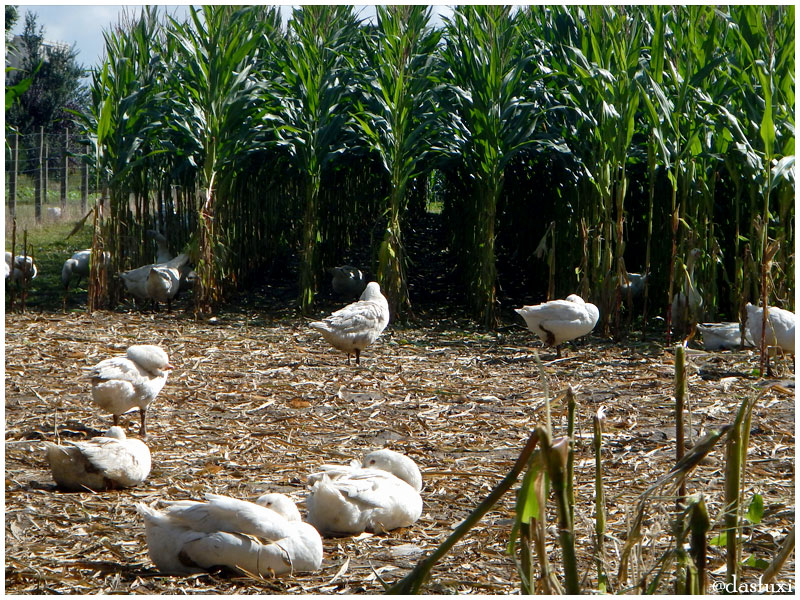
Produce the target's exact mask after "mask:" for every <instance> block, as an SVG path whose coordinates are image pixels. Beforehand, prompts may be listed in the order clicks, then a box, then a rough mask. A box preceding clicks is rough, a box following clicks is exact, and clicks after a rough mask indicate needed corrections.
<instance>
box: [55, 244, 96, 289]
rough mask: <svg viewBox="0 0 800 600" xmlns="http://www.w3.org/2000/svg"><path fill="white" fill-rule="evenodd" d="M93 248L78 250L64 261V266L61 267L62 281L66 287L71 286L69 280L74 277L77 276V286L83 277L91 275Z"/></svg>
mask: <svg viewBox="0 0 800 600" xmlns="http://www.w3.org/2000/svg"><path fill="white" fill-rule="evenodd" d="M91 255H92V250H91V248H88V249H86V250H78V251H77V252H76V253H75V254H73V255H72V257H70V258H68V259H67V260H65V261H64V266H63V267H62V268H61V283H62V284H63V285H64V289H65V290H66V289H67V288H69V282H70V281H72V278H73V277H77V279H78V280H77V282H76V283H75V287H77V286H78V285H79V284H80V282H81V278H82V277H89V259H90V258H91Z"/></svg>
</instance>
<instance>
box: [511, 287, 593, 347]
mask: <svg viewBox="0 0 800 600" xmlns="http://www.w3.org/2000/svg"><path fill="white" fill-rule="evenodd" d="M514 310H515V311H516V312H518V313H519V314H520V315H521V316H522V318H523V319H525V323H526V325H527V326H528V329H530V330H531V331H532V332H533V333H535V334H536V335H538V336H539V337H540V338H541V339H542V341H543V342H544V343H545V344H547V345H548V346H555V347H556V354H557V356H558V357H559V358H560V357H561V344H563V343H564V342H567V341H569V340H574V339H575V338H579V337H581V336H582V335H586V334H587V333H589V332H591V331H592V329H594V326H595V325H596V324H597V319H598V317H599V316H600V311H598V310H597V307H596V306H595V305H594V304H591V303H589V302H584V301H583V298H581V297H580V296H578V295H577V294H570V295H569V296H567V298H566V300H551V301H550V302H545V303H543V304H537V305H536V306H523V307H522V308H515V309H514Z"/></svg>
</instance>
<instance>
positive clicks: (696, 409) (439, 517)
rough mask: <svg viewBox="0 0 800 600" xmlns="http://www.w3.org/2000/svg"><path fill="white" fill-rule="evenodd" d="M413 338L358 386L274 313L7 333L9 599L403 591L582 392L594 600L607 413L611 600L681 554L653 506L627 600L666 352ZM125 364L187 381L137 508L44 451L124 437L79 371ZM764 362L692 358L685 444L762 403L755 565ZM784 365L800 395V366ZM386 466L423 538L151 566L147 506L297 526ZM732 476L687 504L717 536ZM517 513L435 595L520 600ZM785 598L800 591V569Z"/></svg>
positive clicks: (581, 532) (770, 419)
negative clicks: (235, 561)
mask: <svg viewBox="0 0 800 600" xmlns="http://www.w3.org/2000/svg"><path fill="white" fill-rule="evenodd" d="M320 314H325V311H324V310H322V311H321V312H320ZM417 318H418V320H417V325H415V326H408V327H406V326H400V325H396V324H392V325H390V326H389V328H388V329H387V331H386V332H384V334H383V336H382V337H381V338H380V339H379V340H378V341H377V342H376V343H375V344H374V345H373V346H371V347H369V348H368V349H367V350H366V351H365V352H364V354H363V355H362V364H361V366H355V365H350V366H348V365H347V364H346V360H345V357H344V355H343V354H340V353H337V352H336V351H334V350H333V349H332V348H330V347H329V346H328V345H327V344H326V343H325V342H324V341H323V340H322V338H321V337H320V336H319V335H318V334H316V333H315V332H314V331H313V330H311V329H309V328H308V327H307V325H306V322H305V321H303V320H302V319H299V318H298V317H296V316H294V315H293V314H292V313H291V312H290V311H288V310H285V309H284V310H279V309H278V308H276V307H269V308H268V309H261V308H259V309H257V310H256V309H253V310H250V309H247V310H242V311H240V312H234V313H222V314H220V315H219V317H218V320H217V321H216V322H214V323H212V322H209V321H201V320H194V319H193V318H191V317H190V316H188V315H186V314H181V313H172V314H167V313H152V312H149V311H144V312H138V311H130V312H123V311H119V312H96V313H94V314H93V315H87V314H86V313H83V312H75V313H71V314H65V313H61V312H41V313H28V314H24V315H21V314H16V313H12V314H7V315H6V346H5V351H6V381H5V391H6V404H5V416H6V429H5V469H6V471H5V473H6V479H5V509H6V512H5V515H6V516H5V527H6V528H5V550H6V554H5V560H6V579H5V589H6V592H7V593H14V594H18V593H68V594H95V593H138V594H162V593H167V594H169V593H286V594H295V593H300V594H328V593H337V594H341V593H352V594H364V593H366V594H376V593H380V592H381V591H382V589H383V588H382V585H381V582H380V580H383V581H385V582H387V583H392V582H395V581H397V580H399V579H400V578H402V577H403V576H404V575H405V574H406V573H408V571H409V570H410V569H411V568H412V567H413V566H414V565H415V564H416V563H417V562H418V560H419V559H420V558H421V557H423V556H425V555H427V554H428V553H430V552H431V551H432V550H433V549H434V548H435V547H436V546H438V545H439V544H440V543H441V542H442V541H443V540H444V539H445V538H446V537H447V536H448V535H449V534H450V533H451V532H452V529H453V528H454V527H455V526H457V525H458V524H459V523H460V522H461V521H462V520H463V519H464V518H465V517H466V516H467V515H468V514H469V513H470V511H472V510H473V509H474V508H475V507H476V506H477V505H478V503H479V502H480V501H481V500H483V499H484V498H485V497H486V496H487V495H488V493H489V492H490V491H491V489H492V488H493V487H494V486H495V485H497V484H498V483H499V481H500V480H501V479H502V478H503V477H504V475H505V474H506V473H507V472H508V471H509V470H510V468H511V466H512V464H513V462H514V460H515V459H516V457H517V456H518V455H519V452H520V450H521V448H522V446H523V445H524V443H525V440H526V439H527V437H528V435H529V434H530V432H531V431H532V429H533V428H534V427H535V426H536V425H537V424H539V423H543V422H544V418H545V398H546V392H547V391H549V394H550V396H551V397H553V398H556V399H555V400H554V402H553V405H552V406H553V427H554V433H555V434H556V435H559V434H562V433H563V432H564V431H565V428H566V422H565V418H564V409H565V406H564V402H563V401H561V400H558V399H557V397H558V396H559V395H560V394H561V393H562V392H563V391H564V390H565V389H566V387H567V386H569V385H571V386H574V388H575V389H576V390H577V394H578V395H577V399H578V413H577V414H578V416H577V436H576V437H577V441H576V449H575V451H576V459H575V495H576V506H575V521H576V525H575V527H576V538H577V545H578V557H579V563H580V569H581V573H582V574H584V575H585V579H584V581H583V586H584V589H587V590H591V589H597V575H596V569H595V566H594V563H593V560H592V549H593V541H592V540H593V532H594V519H593V516H594V456H593V452H592V447H591V429H592V416H593V415H594V414H595V413H596V412H597V410H598V409H599V408H600V407H605V409H606V424H605V434H604V438H603V442H604V448H603V459H604V480H605V485H606V497H607V510H608V536H607V539H606V552H607V563H608V571H609V573H611V575H612V577H611V579H612V585H613V586H614V589H615V591H625V590H626V589H627V588H628V586H631V585H633V584H634V583H635V582H636V581H638V580H639V579H640V578H644V577H646V578H647V580H648V581H651V580H652V575H649V576H648V575H646V573H647V569H648V568H650V567H651V566H652V565H653V564H654V562H655V560H656V558H658V557H659V556H660V555H661V553H663V552H664V551H665V550H667V549H668V548H669V547H670V544H671V543H673V541H672V540H673V538H672V535H671V533H670V529H669V527H670V525H669V522H668V521H667V517H666V515H668V514H669V511H671V510H672V509H673V508H674V505H675V502H674V498H656V499H654V502H653V507H652V510H651V511H650V514H649V515H648V518H647V519H646V521H645V530H644V532H645V538H644V540H643V542H642V545H641V551H640V552H637V553H636V554H635V561H634V563H635V564H634V565H633V566H632V569H631V572H632V577H631V579H629V580H628V581H627V582H624V583H622V582H617V581H616V579H615V577H614V574H615V573H616V569H617V567H618V561H619V555H620V552H621V549H622V546H623V544H624V542H625V540H626V537H627V528H628V519H629V518H630V516H631V514H632V511H633V509H634V507H635V504H636V499H637V496H638V495H639V494H641V493H642V492H643V491H644V490H645V489H646V488H647V487H648V486H649V485H650V484H651V483H652V482H653V481H655V479H656V478H657V477H659V476H661V475H663V474H664V473H666V472H667V471H668V470H669V469H670V467H671V466H672V465H673V464H674V456H675V444H674V440H675V425H674V423H675V418H674V405H673V400H672V396H673V377H674V373H673V371H674V369H673V364H672V355H671V353H670V352H668V351H665V349H664V347H663V345H662V343H661V340H660V339H659V340H650V341H647V342H636V341H632V340H631V339H629V340H628V341H624V342H611V341H609V340H604V339H601V338H600V337H597V336H591V337H589V338H586V339H584V340H582V341H581V342H579V343H578V345H577V346H576V347H573V348H569V349H568V350H567V352H566V353H565V357H564V358H562V359H556V358H555V353H554V352H552V351H550V350H541V348H540V344H539V342H538V341H537V340H535V338H534V336H533V335H532V334H531V333H530V332H528V331H527V330H526V329H525V328H524V326H522V324H521V322H517V321H513V320H512V317H511V316H510V315H507V322H506V324H505V327H503V328H501V329H500V330H499V331H497V332H491V333H487V332H484V331H482V330H480V329H478V328H476V327H475V326H474V325H471V324H470V323H469V322H468V321H466V320H460V319H453V318H451V317H448V316H447V315H444V314H435V313H425V312H424V311H420V312H418V314H417ZM133 343H153V344H159V345H161V346H162V347H164V348H165V349H166V350H167V352H168V354H169V356H170V360H171V361H172V363H173V364H174V365H175V366H176V368H175V370H174V371H173V372H172V373H171V375H170V378H169V380H168V382H167V385H166V386H165V388H164V390H163V391H162V393H161V395H160V396H159V398H158V399H157V400H156V402H155V403H154V404H153V405H152V406H151V411H150V413H149V420H148V421H149V422H148V433H149V435H148V438H147V443H148V445H149V447H150V449H151V452H152V455H153V470H152V473H151V475H150V477H149V479H148V481H147V482H146V483H145V484H144V485H142V486H141V487H138V488H134V489H129V490H123V491H109V492H102V493H90V492H86V493H67V492H62V491H59V490H58V489H56V488H55V486H54V484H53V482H52V478H51V474H50V472H49V469H48V465H47V463H46V461H45V458H44V452H43V449H42V446H43V444H42V441H44V440H50V441H55V440H62V441H64V440H77V439H84V438H88V437H92V436H95V435H99V434H100V433H102V432H103V431H104V430H105V429H106V428H107V427H108V426H109V425H110V423H111V419H110V416H109V415H105V414H102V413H100V412H98V411H97V410H96V409H95V407H94V406H93V405H92V403H91V402H90V400H89V381H88V380H86V379H84V378H82V372H81V368H82V367H86V366H91V365H93V364H95V363H97V362H98V361H100V360H102V359H104V358H107V357H109V356H112V355H116V354H122V353H124V351H125V348H126V347H127V346H128V345H130V344H133ZM534 349H539V352H540V356H541V358H542V362H543V367H542V368H541V370H540V368H539V367H537V362H536V360H535V354H534ZM757 363H758V361H757V356H756V355H755V353H754V352H752V351H743V352H717V353H704V352H701V351H691V352H690V366H689V378H688V391H689V408H690V425H689V427H688V428H687V429H688V436H689V438H690V442H693V441H696V440H697V439H699V438H700V437H701V436H702V435H704V434H705V433H706V432H707V431H709V430H711V429H718V428H719V427H721V426H723V425H725V424H727V423H731V422H732V421H733V419H734V418H735V415H736V411H737V410H738V407H739V405H740V404H741V403H742V401H743V400H744V399H746V398H753V397H754V396H756V395H759V394H761V395H762V396H761V398H760V399H759V400H758V401H757V402H756V405H755V409H754V413H753V419H752V428H751V437H750V448H749V452H748V461H749V462H748V467H747V472H746V477H745V484H744V487H745V494H744V497H745V500H746V502H749V499H750V498H751V497H752V496H753V494H754V493H759V494H761V495H762V496H763V498H764V505H765V513H764V516H763V519H762V520H761V523H760V524H758V525H754V526H752V527H751V526H749V525H748V526H747V527H745V529H744V531H743V535H744V538H745V540H746V544H745V548H744V553H743V559H747V558H749V557H750V556H755V557H756V558H758V559H762V560H767V561H769V560H771V559H772V557H773V556H774V555H775V553H776V552H777V549H778V547H779V546H780V544H781V542H782V541H783V539H784V537H785V536H786V535H787V534H788V532H789V531H790V530H791V528H792V526H793V524H794V518H795V516H794V469H795V462H794V456H795V448H794V433H795V417H794V390H793V387H792V388H789V387H788V385H789V384H788V382H786V381H784V383H783V387H781V386H778V387H771V388H769V389H768V390H767V391H765V389H766V388H765V386H764V384H765V381H764V380H759V379H757V378H756V377H754V376H752V375H751V373H752V371H753V369H754V368H755V367H756V366H757ZM778 366H779V368H783V369H784V372H783V376H784V377H785V378H787V379H791V380H792V381H793V379H794V367H793V366H792V365H791V364H790V361H787V362H786V363H785V364H784V365H783V366H782V367H781V366H780V363H778ZM774 382H775V380H772V381H770V382H769V383H774ZM792 386H793V384H792ZM124 420H125V425H126V428H127V430H128V432H129V434H132V435H138V416H137V415H136V414H135V413H134V414H132V415H129V416H126V417H125V418H124ZM384 446H386V447H390V448H393V449H395V450H398V451H402V452H404V453H406V454H408V455H409V456H411V457H412V458H413V459H414V460H415V461H416V462H417V463H418V464H419V465H420V468H421V470H422V473H423V479H424V482H425V485H424V489H423V500H424V504H425V509H424V512H423V515H422V518H421V519H420V520H419V521H418V522H417V523H416V524H415V525H414V526H412V527H410V528H406V529H401V530H396V531H393V532H391V533H389V534H386V535H368V534H367V535H362V536H358V537H351V538H339V539H329V540H325V542H324V545H325V555H324V562H323V569H322V570H321V571H319V572H317V573H311V574H300V575H296V576H292V577H284V578H281V579H254V578H251V577H247V576H243V575H236V574H230V573H221V572H216V573H211V574H207V575H206V574H203V575H196V576H191V577H175V576H167V575H162V574H160V573H159V572H158V571H157V570H156V569H155V567H154V565H153V564H152V563H151V561H150V559H149V558H148V556H147V545H146V541H145V534H144V526H143V523H142V522H141V520H140V519H139V517H138V515H137V514H136V512H135V510H134V504H135V502H146V503H150V502H154V501H156V500H158V499H172V500H178V499H187V498H194V499H200V498H202V496H203V494H204V493H206V492H214V493H219V494H227V495H230V496H234V497H237V498H244V499H252V498H255V497H256V496H257V495H259V494H260V493H263V492H265V491H280V492H285V493H288V494H289V495H290V496H291V497H292V498H294V499H295V500H296V501H297V502H298V503H299V505H300V508H301V512H302V510H303V508H304V506H303V500H304V498H305V495H306V491H307V490H306V487H305V481H306V477H307V476H308V475H309V473H311V472H313V471H314V470H315V469H316V468H317V467H318V466H319V465H321V464H323V463H337V462H347V461H349V460H350V459H352V458H355V457H360V456H361V455H363V454H364V453H365V452H367V451H369V450H371V449H375V448H379V447H384ZM723 477H724V448H723V447H722V446H719V447H717V448H715V449H714V451H713V452H712V453H711V454H710V456H709V457H708V459H707V460H705V461H704V462H703V463H702V464H701V465H699V466H698V467H697V469H696V470H695V471H694V472H693V474H692V476H691V477H690V479H689V483H688V493H690V494H692V493H698V492H702V493H703V494H704V497H705V501H706V503H707V505H708V509H709V514H710V516H711V519H712V520H713V521H714V528H713V531H712V533H711V535H712V536H713V535H717V534H718V533H719V532H720V531H721V530H722V525H721V522H720V520H721V511H722V505H723ZM516 487H518V485H517V486H515V489H516ZM514 502H515V498H514V497H513V495H511V494H507V495H506V497H504V498H503V499H502V500H501V502H500V504H499V505H497V506H496V507H495V509H494V510H492V511H491V512H490V513H489V514H487V515H486V516H485V517H484V518H483V520H482V521H481V522H480V523H479V524H478V526H477V527H475V528H474V529H473V530H472V531H471V532H470V533H469V534H468V535H467V536H466V537H465V538H464V539H463V540H462V541H461V542H459V543H458V544H457V545H456V546H455V547H454V548H453V550H452V551H451V552H450V553H449V554H448V555H447V556H445V558H444V559H443V560H442V561H441V562H440V563H439V564H438V565H437V566H436V568H435V569H434V570H433V573H432V576H431V579H430V581H429V583H428V584H427V585H426V587H425V588H424V589H425V591H426V592H429V593H470V594H506V593H518V592H519V576H518V575H517V572H516V568H515V564H514V559H513V557H512V556H510V555H509V554H508V553H507V552H506V548H507V544H508V540H509V533H510V531H511V525H512V523H513V519H514ZM554 523H555V520H554V517H553V516H552V507H551V517H550V519H549V522H548V531H549V533H550V535H549V538H548V551H549V553H550V559H551V561H552V564H553V565H554V566H555V569H556V572H557V574H559V577H560V572H561V562H560V549H559V546H558V539H557V532H556V527H555V525H554ZM709 561H710V571H711V578H710V583H713V582H717V581H723V580H724V564H725V554H724V550H722V549H720V548H717V547H714V546H712V547H711V548H710V556H709ZM759 573H760V571H759V570H757V569H755V568H748V567H746V568H744V569H743V578H744V579H743V581H744V582H750V583H753V582H757V581H758V576H759ZM634 576H635V577H634ZM672 581H673V578H672V577H671V576H669V575H668V576H666V577H665V580H664V583H663V584H662V585H661V586H660V587H659V588H658V590H659V591H660V592H670V591H671V587H670V586H671V584H672ZM777 581H780V582H781V583H782V584H785V585H791V586H792V587H794V560H793V558H792V559H790V560H789V562H788V563H787V564H786V566H785V567H784V569H783V570H782V572H781V573H780V575H779V576H778V579H777ZM710 591H713V588H710Z"/></svg>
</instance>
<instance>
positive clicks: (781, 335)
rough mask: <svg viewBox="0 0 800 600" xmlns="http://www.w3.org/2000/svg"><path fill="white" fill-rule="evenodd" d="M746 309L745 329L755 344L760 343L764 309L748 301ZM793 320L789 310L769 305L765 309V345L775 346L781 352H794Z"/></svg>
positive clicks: (793, 316) (792, 314) (793, 315)
mask: <svg viewBox="0 0 800 600" xmlns="http://www.w3.org/2000/svg"><path fill="white" fill-rule="evenodd" d="M745 308H746V309H747V330H748V331H749V332H750V337H751V338H752V339H753V342H754V343H755V344H756V345H759V344H761V330H762V327H763V321H764V309H763V308H761V307H760V306H753V305H752V304H750V303H749V302H748V303H747V306H746V307H745ZM794 321H795V314H794V313H793V312H791V311H788V310H784V309H782V308H778V307H776V306H770V307H768V310H767V331H766V336H765V337H766V342H767V346H775V347H778V348H780V349H781V351H782V352H785V353H789V354H794Z"/></svg>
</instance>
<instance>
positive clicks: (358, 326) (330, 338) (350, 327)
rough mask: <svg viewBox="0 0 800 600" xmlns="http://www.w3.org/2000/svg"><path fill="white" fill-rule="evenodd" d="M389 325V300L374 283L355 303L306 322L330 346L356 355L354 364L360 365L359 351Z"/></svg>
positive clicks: (348, 355)
mask: <svg viewBox="0 0 800 600" xmlns="http://www.w3.org/2000/svg"><path fill="white" fill-rule="evenodd" d="M388 324H389V303H388V302H387V301H386V298H385V297H384V296H383V294H381V288H380V286H379V285H378V283H377V282H375V281H372V282H370V283H369V284H368V285H367V287H366V289H365V290H364V293H363V294H361V298H360V299H359V300H358V302H353V303H352V304H348V305H347V306H345V307H344V308H342V309H340V310H337V311H336V312H334V313H333V314H331V316H329V317H326V318H324V319H323V320H322V321H314V322H313V323H310V327H312V328H313V329H317V330H318V331H319V332H320V333H321V334H322V337H324V338H325V340H326V341H327V342H328V343H329V344H330V345H331V346H333V347H334V348H336V349H337V350H341V351H342V352H344V353H345V354H347V364H350V355H351V354H355V355H356V364H361V351H362V350H363V349H364V348H366V347H367V346H369V345H370V344H371V343H372V342H374V341H375V340H376V339H378V336H379V335H380V334H381V332H382V331H383V330H384V329H386V325H388Z"/></svg>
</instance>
